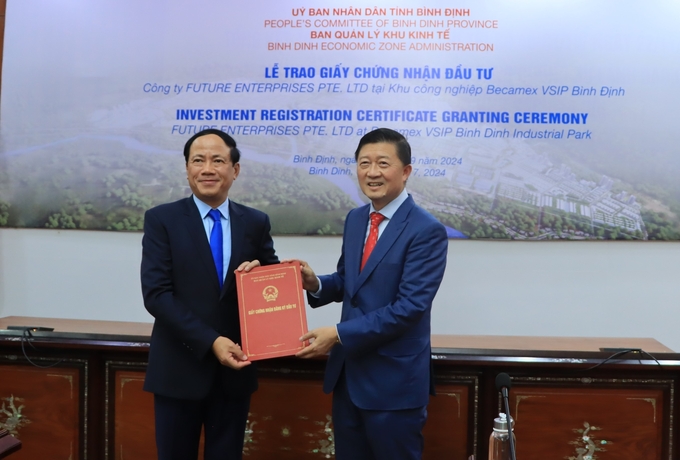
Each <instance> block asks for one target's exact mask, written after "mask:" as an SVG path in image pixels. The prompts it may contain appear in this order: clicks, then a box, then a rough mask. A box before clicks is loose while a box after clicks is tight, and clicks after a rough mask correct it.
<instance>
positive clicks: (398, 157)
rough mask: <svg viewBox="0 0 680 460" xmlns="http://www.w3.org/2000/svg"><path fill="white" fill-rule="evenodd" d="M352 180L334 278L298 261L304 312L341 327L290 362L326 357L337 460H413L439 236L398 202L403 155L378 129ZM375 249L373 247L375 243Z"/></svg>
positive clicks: (407, 199)
mask: <svg viewBox="0 0 680 460" xmlns="http://www.w3.org/2000/svg"><path fill="white" fill-rule="evenodd" d="M355 158H356V161H357V178H358V181H359V186H360V187H361V190H362V192H363V193H364V194H365V195H366V196H367V197H368V198H369V199H370V200H371V202H370V204H368V205H366V206H363V207H360V208H357V209H354V210H352V211H350V212H349V214H348V215H347V219H346V220H345V229H344V234H343V245H342V254H341V255H340V260H339V261H338V265H337V271H336V272H335V273H333V274H332V275H326V276H320V277H317V276H316V275H315V273H314V271H313V270H312V269H311V268H310V267H309V265H308V264H306V263H305V262H304V261H301V264H302V277H303V285H304V288H305V289H306V290H307V295H308V299H309V303H310V305H311V306H312V307H320V306H322V305H326V304H328V303H330V302H342V315H341V320H340V323H338V324H337V325H336V326H330V327H322V328H318V329H314V330H312V331H310V332H309V333H308V334H306V335H304V336H303V337H302V338H301V340H308V339H311V340H312V342H311V344H310V345H309V346H308V347H306V348H305V349H303V350H302V351H300V352H299V353H298V356H299V357H304V358H308V357H314V356H321V355H324V354H326V353H328V352H329V351H330V356H329V357H328V363H327V365H326V376H325V380H324V391H325V392H326V393H329V392H331V391H332V392H333V427H334V430H335V449H336V450H335V453H336V458H337V459H338V460H401V459H403V460H406V459H409V460H410V459H420V458H421V456H422V451H423V446H424V442H423V435H422V429H423V427H424V425H425V421H426V419H427V403H428V401H429V395H430V394H433V389H434V386H433V382H432V372H431V362H430V358H431V356H430V355H431V350H430V348H431V347H430V314H431V309H432V302H433V300H434V297H435V294H436V293H437V290H438V289H439V285H440V283H441V281H442V278H443V276H444V269H445V266H446V255H447V247H448V239H447V235H446V229H445V228H444V226H443V225H442V224H441V223H439V222H438V221H437V220H436V219H435V218H434V217H433V216H432V215H430V214H429V213H428V212H427V211H425V210H424V209H422V208H420V207H419V206H417V205H416V204H415V203H414V201H413V198H412V197H411V196H410V195H409V194H408V193H407V192H406V189H405V187H406V181H407V180H408V178H409V175H410V174H411V172H412V167H411V147H410V146H409V144H408V142H407V140H406V139H405V138H404V136H402V135H401V134H399V133H398V132H396V131H393V130H391V129H386V128H381V129H377V130H374V131H371V132H369V133H368V134H366V135H365V136H364V137H362V138H361V140H360V142H359V146H358V147H357V150H356V152H355ZM376 240H377V241H376Z"/></svg>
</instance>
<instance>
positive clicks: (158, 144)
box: [0, 0, 680, 240]
mask: <svg viewBox="0 0 680 460" xmlns="http://www.w3.org/2000/svg"><path fill="white" fill-rule="evenodd" d="M76 3H78V2H76ZM175 3H176V2H169V3H165V2H162V1H161V0H153V1H149V2H139V3H138V2H102V3H101V4H96V5H95V4H94V3H92V2H87V1H85V0H83V1H82V5H81V6H79V7H77V8H76V7H74V8H65V7H64V6H63V5H58V4H56V3H55V2H50V1H48V0H22V1H19V0H8V1H7V12H6V30H5V42H4V51H3V75H2V94H1V99H0V103H1V113H0V135H1V142H2V146H1V147H2V148H1V150H0V227H16V228H58V229H91V230H112V231H117V230H124V231H138V230H141V229H142V226H143V218H144V212H145V211H146V210H147V209H149V208H150V207H153V206H155V205H158V204H161V203H165V202H169V201H173V200H177V199H180V198H183V197H186V196H188V195H189V194H190V193H191V191H190V189H189V187H188V183H187V180H186V172H185V170H184V158H183V157H182V148H183V145H184V143H185V142H186V140H187V139H188V138H189V137H190V136H191V135H193V134H194V133H196V132H197V131H199V130H200V129H203V128H206V127H213V128H217V129H222V130H224V131H226V132H228V133H229V134H231V135H232V136H233V137H234V138H235V139H236V141H237V142H238V145H239V148H240V150H241V152H242V159H241V175H240V176H239V179H238V180H237V181H236V182H235V184H234V186H233V187H232V189H231V191H230V193H229V197H230V198H231V199H233V200H235V201H237V202H240V203H243V204H246V205H249V206H253V207H256V208H258V209H261V210H263V211H265V212H267V213H268V214H269V215H270V218H271V222H272V232H273V233H274V234H300V235H337V234H341V233H342V231H343V225H344V218H345V215H346V214H347V212H348V211H349V210H350V209H352V208H354V207H356V206H359V205H362V204H364V203H366V202H367V200H366V198H365V197H364V196H363V194H362V193H361V190H360V188H359V186H358V184H357V179H356V164H355V162H354V150H355V148H356V146H357V143H358V141H359V139H360V137H361V135H363V134H365V133H366V132H367V131H369V130H371V129H374V128H376V127H389V128H392V129H395V130H398V131H400V132H402V133H403V134H404V135H405V136H406V137H407V138H408V139H409V142H410V144H411V146H412V149H413V157H412V164H413V172H412V174H411V177H410V178H409V180H408V183H407V189H408V191H409V192H410V193H411V194H412V195H413V197H414V199H415V201H416V202H417V203H418V204H420V205H421V206H423V207H424V208H425V209H427V210H428V211H430V212H431V213H432V214H434V215H435V216H436V217H437V218H438V219H439V220H440V221H441V222H442V223H444V224H445V225H446V227H447V229H448V231H449V236H450V237H452V238H492V239H510V240H554V239H569V240H596V239H600V240H602V239H604V240H613V239H627V240H678V239H680V180H678V176H679V175H680V174H679V173H680V155H678V153H677V149H678V146H680V130H678V129H677V123H678V122H677V119H676V116H675V112H676V110H675V108H676V107H678V106H679V105H680V87H678V85H677V81H676V80H677V78H676V76H677V75H678V64H677V59H675V57H676V56H678V55H680V34H677V32H676V31H675V24H674V22H673V20H672V18H675V17H678V13H680V5H678V4H676V3H674V2H658V3H655V4H654V6H653V7H652V6H651V5H645V6H641V4H640V3H639V2H634V1H622V2H619V3H617V8H616V9H612V8H610V6H608V5H609V3H608V2H605V1H598V0H595V1H589V2H581V3H577V4H569V5H566V4H565V5H547V4H545V2H542V1H538V0H536V1H532V2H529V3H526V2H525V3H524V4H523V6H522V8H517V7H516V6H514V5H513V4H511V3H507V2H500V1H497V0H483V1H475V2H469V3H468V4H460V5H456V7H455V8H453V7H451V5H450V4H448V2H442V1H438V0H437V1H431V2H429V3H427V2H426V4H422V2H418V4H415V3H414V4H413V6H412V7H411V6H408V4H409V3H410V2H406V5H404V2H400V3H399V4H398V5H396V4H395V5H385V6H377V7H376V6H375V4H374V3H375V2H374V3H370V4H369V3H368V2H363V1H359V2H352V3H351V5H350V4H345V3H341V2H337V1H334V2H330V3H329V2H321V1H318V0H315V1H309V2H307V3H304V4H300V3H297V2H296V3H292V2H289V1H276V2H275V1H270V2H265V3H267V4H266V7H262V8H257V11H255V10H254V9H252V8H249V7H248V5H246V4H243V3H241V2H235V1H219V2H217V1H215V0H201V1H199V2H198V3H197V5H195V7H192V8H179V7H178V5H179V4H177V5H175ZM173 5H175V6H173ZM176 6H177V7H176ZM159 8H160V9H162V10H163V11H164V14H163V20H162V21H159V20H155V19H156V18H157V14H158V11H159ZM206 8H210V10H211V11H212V12H213V14H211V15H209V16H208V17H206V16H205V15H204V14H202V13H201V12H202V11H204V10H205V9H206ZM76 10H77V13H76V12H75V11H76ZM225 17H239V18H240V19H239V20H238V21H230V22H229V27H223V25H224V18H225ZM650 24H653V27H650ZM35 30H40V31H41V33H40V34H37V33H35ZM63 30H69V33H68V34H65V33H63ZM246 36H247V37H249V38H248V39H247V40H246V39H244V37H246Z"/></svg>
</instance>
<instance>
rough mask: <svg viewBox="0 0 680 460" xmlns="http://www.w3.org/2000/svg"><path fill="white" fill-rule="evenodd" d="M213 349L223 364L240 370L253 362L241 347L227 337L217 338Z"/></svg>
mask: <svg viewBox="0 0 680 460" xmlns="http://www.w3.org/2000/svg"><path fill="white" fill-rule="evenodd" d="M212 351H213V353H215V356H217V359H218V360H219V362H220V364H221V365H223V366H227V367H231V368H232V369H236V370H239V369H243V368H244V367H246V366H248V365H250V364H251V363H250V361H248V357H247V356H246V355H245V354H244V353H243V350H241V347H240V346H238V344H236V343H234V342H232V341H231V340H229V339H228V338H226V337H221V336H220V337H218V338H217V339H215V341H214V342H213V344H212Z"/></svg>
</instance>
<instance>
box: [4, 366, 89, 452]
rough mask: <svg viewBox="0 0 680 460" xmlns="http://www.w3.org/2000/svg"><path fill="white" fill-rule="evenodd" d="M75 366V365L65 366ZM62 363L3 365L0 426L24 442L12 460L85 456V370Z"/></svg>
mask: <svg viewBox="0 0 680 460" xmlns="http://www.w3.org/2000/svg"><path fill="white" fill-rule="evenodd" d="M71 364H75V366H76V367H67V366H69V365H71ZM79 364H80V363H79V362H73V361H71V362H62V363H61V364H60V365H59V366H55V367H51V368H45V369H41V368H37V367H33V366H27V365H19V364H17V365H2V367H1V370H0V374H1V375H2V377H1V378H0V427H2V428H6V429H8V430H9V431H10V433H11V434H12V435H14V436H15V437H17V438H18V439H19V440H21V441H22V442H23V447H22V449H21V450H20V451H19V452H17V453H15V454H13V455H12V460H22V459H23V460H30V459H37V458H49V459H55V460H60V459H63V460H78V459H81V458H83V449H84V445H85V443H84V438H85V436H84V429H85V424H84V420H83V419H82V417H83V416H84V413H85V411H84V407H83V406H84V403H85V397H84V392H83V384H82V374H83V368H82V367H81V366H80V365H79Z"/></svg>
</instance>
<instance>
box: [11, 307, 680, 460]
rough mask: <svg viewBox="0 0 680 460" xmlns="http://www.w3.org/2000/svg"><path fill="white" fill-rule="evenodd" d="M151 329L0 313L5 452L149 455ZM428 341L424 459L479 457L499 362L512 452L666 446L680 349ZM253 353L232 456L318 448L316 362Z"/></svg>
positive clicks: (323, 419)
mask: <svg viewBox="0 0 680 460" xmlns="http://www.w3.org/2000/svg"><path fill="white" fill-rule="evenodd" d="M9 325H14V326H41V327H53V328H54V331H52V332H33V333H32V340H31V343H28V342H26V341H23V342H22V331H16V330H15V331H8V330H6V328H7V326H9ZM151 328H152V325H151V324H149V323H133V322H119V321H86V320H69V319H57V318H29V317H5V318H0V403H4V404H5V408H6V409H5V412H7V413H9V414H12V415H11V416H8V415H7V414H6V413H5V412H2V411H0V424H5V425H8V426H9V425H11V427H10V428H12V429H14V432H15V433H16V434H17V436H18V437H19V438H20V439H21V440H22V441H23V442H24V446H23V449H22V450H21V451H20V452H17V453H16V454H14V456H13V460H14V459H16V460H21V459H33V458H54V459H59V458H64V459H69V458H71V459H73V460H76V459H105V460H106V459H111V460H113V459H116V460H118V459H121V458H124V459H125V460H130V459H138V458H139V459H148V458H155V455H156V453H155V446H154V441H153V439H154V429H153V398H152V396H151V395H150V394H148V393H145V392H144V391H142V384H143V379H144V372H145V367H146V360H147V356H148V348H149V338H150V334H151ZM432 345H433V350H432V356H433V366H434V375H435V386H436V389H437V393H438V395H437V396H435V397H432V398H431V402H430V405H429V406H428V414H429V418H428V423H427V425H426V427H425V440H426V441H425V453H424V458H425V459H426V460H441V459H460V460H464V459H467V458H468V456H469V455H472V454H474V455H475V457H476V458H486V457H487V455H488V454H487V445H488V437H489V434H490V433H491V428H492V424H493V418H494V417H495V416H496V415H497V413H498V412H499V410H500V407H501V405H500V402H501V401H500V398H499V394H498V392H497V390H496V388H495V378H496V376H497V375H498V374H499V373H500V372H506V373H508V374H509V375H510V376H511V377H512V389H511V391H510V406H511V413H512V415H513V417H514V418H515V420H516V436H517V440H518V441H517V455H518V458H521V459H522V460H529V459H546V458H555V459H563V458H569V457H573V458H576V457H577V456H578V455H579V452H580V453H581V454H582V455H583V453H587V452H588V451H589V450H592V453H593V454H594V455H596V456H600V457H601V458H621V459H626V458H630V459H642V458H645V459H672V458H674V455H675V453H676V451H677V442H678V431H679V430H678V429H677V428H676V427H675V419H676V418H677V415H676V414H677V411H678V401H677V399H678V398H677V396H676V395H677V394H678V393H677V391H678V390H680V386H679V384H678V376H679V371H680V355H679V354H677V353H674V352H673V351H672V350H670V349H669V348H667V347H665V346H664V345H662V344H661V343H659V342H657V341H656V340H654V339H651V338H592V337H589V338H575V337H571V338H569V337H501V336H464V335H462V336H450V335H434V336H433V337H432ZM33 347H35V348H33ZM22 348H23V349H22ZM600 348H614V349H625V350H632V351H629V352H620V353H618V355H617V353H616V352H614V351H600ZM29 359H30V361H29ZM31 362H32V363H34V364H36V365H39V366H43V367H36V366H34V365H33V364H31ZM258 365H259V370H260V389H259V390H258V392H256V393H255V394H254V396H253V400H252V405H251V412H250V416H249V422H248V430H247V432H246V433H245V434H244V435H245V439H246V444H245V449H246V453H247V454H248V455H247V457H246V458H248V459H252V460H257V459H272V458H276V459H281V460H285V459H317V458H318V459H321V458H332V457H333V452H334V450H333V449H334V443H333V438H332V424H331V419H330V413H331V400H330V397H329V396H328V395H325V394H323V392H322V390H321V382H322V378H323V369H324V365H325V362H324V360H299V359H295V358H280V359H273V360H266V361H262V362H260V363H259V364H258ZM46 366H52V367H46ZM19 415H20V417H19ZM584 436H585V437H584ZM579 449H581V450H579ZM601 449H606V454H605V452H604V451H602V450H601ZM605 455H606V456H605Z"/></svg>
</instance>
